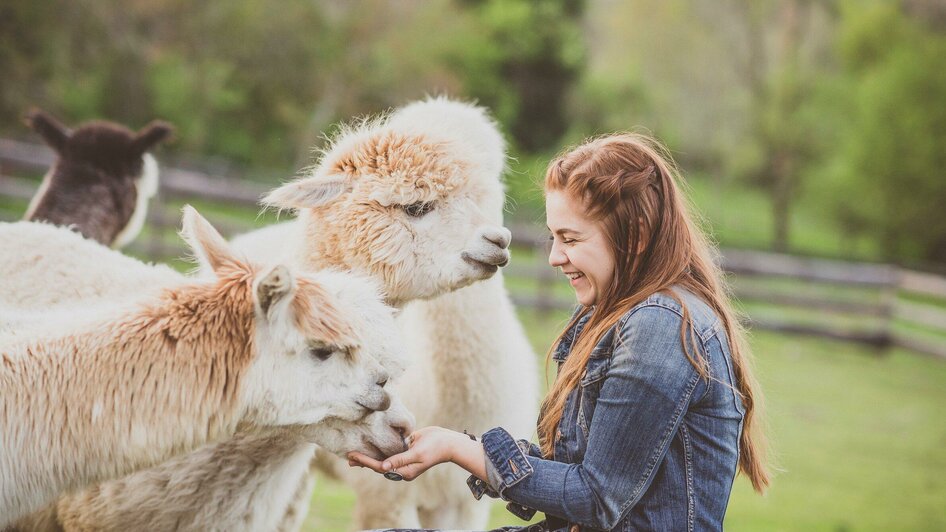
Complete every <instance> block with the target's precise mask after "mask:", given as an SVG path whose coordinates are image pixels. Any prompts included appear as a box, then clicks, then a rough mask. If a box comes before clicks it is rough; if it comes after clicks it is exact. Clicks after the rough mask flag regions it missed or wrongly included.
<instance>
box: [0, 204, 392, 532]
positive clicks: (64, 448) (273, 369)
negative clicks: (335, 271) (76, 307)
mask: <svg viewBox="0 0 946 532" xmlns="http://www.w3.org/2000/svg"><path fill="white" fill-rule="evenodd" d="M184 235H185V237H186V238H187V239H188V240H189V241H190V243H191V245H192V247H193V249H194V251H195V252H197V253H198V254H200V255H201V256H202V257H203V258H204V260H205V262H206V263H207V264H209V265H210V266H211V267H212V268H213V271H214V273H215V274H216V277H217V278H216V279H214V280H212V281H205V282H194V283H189V284H185V285H181V286H177V287H175V288H173V289H169V290H167V291H166V292H164V293H163V294H162V295H161V297H159V298H154V297H148V298H146V299H144V300H140V299H139V300H133V301H131V302H128V303H125V304H119V303H115V304H114V305H113V306H111V307H109V306H104V307H103V309H102V310H100V311H99V312H86V313H76V314H77V315H78V317H76V318H74V319H73V320H71V321H65V320H63V321H59V322H57V323H49V324H48V325H47V326H45V327H44V326H42V325H35V326H33V327H31V328H30V329H29V332H28V333H27V332H12V333H11V332H7V333H5V334H4V336H3V337H2V338H0V361H2V364H0V404H2V405H3V408H2V410H0V444H2V446H0V516H2V517H0V526H5V525H7V524H9V523H11V522H12V521H14V520H16V519H17V518H19V517H20V516H22V515H24V514H27V513H29V512H31V511H34V510H36V509H38V508H40V507H41V506H42V505H43V504H45V503H47V502H48V501H50V500H51V499H53V498H54V497H55V496H56V495H58V494H59V493H61V492H63V491H68V490H71V489H74V488H77V487H81V486H82V485H84V484H88V483H91V482H96V481H99V480H102V479H105V478H109V477H115V476H119V475H122V474H126V473H128V472H130V471H134V470H135V469H139V468H142V467H147V466H149V465H151V464H155V463H158V462H161V461H162V460H165V459H168V458H170V457H173V456H175V455H177V454H180V453H183V452H186V451H188V450H190V449H194V448H196V447H198V446H199V445H202V444H204V443H206V442H208V441H214V440H217V439H221V438H223V437H226V436H229V435H232V434H233V433H234V432H235V431H236V429H237V425H238V424H244V425H246V426H248V427H252V426H262V427H267V426H286V425H296V424H313V423H316V422H318V421H321V420H323V419H325V418H326V417H337V418H340V419H346V420H350V421H354V420H358V419H361V418H363V417H364V416H365V415H366V414H367V413H369V412H371V411H375V410H383V409H384V408H387V406H388V405H389V403H390V398H389V396H388V394H387V393H386V392H385V391H384V390H383V389H382V385H383V383H384V382H385V381H386V380H387V375H386V374H385V373H384V371H383V370H382V369H381V368H380V366H379V365H378V364H377V362H375V361H374V359H373V358H372V357H371V356H370V353H369V354H363V353H360V350H361V348H362V346H361V345H360V344H359V342H358V340H359V339H358V337H357V336H356V335H355V334H354V333H353V331H352V329H351V326H350V323H349V322H348V321H347V319H346V318H347V317H348V316H347V314H346V313H345V312H344V311H340V310H338V309H336V308H335V305H336V303H335V301H334V298H332V297H331V296H330V294H329V292H328V290H327V289H326V288H325V287H324V286H323V285H322V284H321V283H320V282H319V281H317V280H315V279H312V278H309V277H306V276H301V277H300V276H296V275H293V274H292V273H291V271H290V270H289V269H288V268H286V267H285V266H276V267H274V268H267V269H264V270H262V271H257V270H256V269H255V268H253V267H251V266H249V265H247V264H245V263H243V262H241V261H239V260H238V259H236V258H235V257H234V256H233V255H232V254H230V252H229V250H228V249H227V246H226V243H225V242H224V241H223V239H222V238H221V237H220V236H219V234H217V233H216V231H215V230H214V229H213V228H212V227H211V226H210V225H209V224H207V223H206V221H204V220H203V219H202V218H200V216H199V215H198V214H197V213H196V211H193V210H192V209H188V210H186V211H185V216H184ZM132 299H133V298H132ZM375 310H376V312H380V313H381V314H382V315H383V316H386V317H387V319H388V320H389V321H390V314H387V312H388V311H387V309H386V308H385V307H384V306H383V305H381V304H380V303H378V304H377V307H376V309H375ZM52 316H54V317H57V318H62V316H63V314H58V315H57V314H52ZM44 329H45V330H44ZM314 382H318V383H319V384H318V386H313V385H312V384H313V383H314ZM277 384H278V385H277Z"/></svg>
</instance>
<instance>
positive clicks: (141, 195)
mask: <svg viewBox="0 0 946 532" xmlns="http://www.w3.org/2000/svg"><path fill="white" fill-rule="evenodd" d="M142 160H143V168H142V170H141V176H140V177H139V178H138V179H136V180H135V210H134V211H133V212H132V213H131V218H129V219H128V223H127V224H125V227H124V228H122V230H121V231H120V232H119V233H118V234H117V235H115V240H114V241H113V242H112V247H113V248H123V247H125V246H127V245H128V244H130V243H131V242H132V240H134V239H135V237H137V236H138V233H140V232H141V229H142V228H143V227H144V225H145V219H146V218H147V215H148V201H150V200H151V198H153V197H154V195H155V194H157V193H158V162H157V161H155V160H154V156H152V155H151V154H150V153H146V154H144V156H143V157H142ZM44 183H45V181H44ZM44 193H45V190H40V192H39V193H38V194H37V195H36V197H41V196H42V194H44Z"/></svg>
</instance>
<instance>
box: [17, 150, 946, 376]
mask: <svg viewBox="0 0 946 532" xmlns="http://www.w3.org/2000/svg"><path fill="white" fill-rule="evenodd" d="M53 162H54V156H53V154H52V152H51V151H50V150H48V149H47V148H46V147H45V146H42V145H35V144H28V143H23V142H17V141H12V140H6V139H0V197H3V196H6V197H10V198H18V199H22V200H28V199H30V198H31V197H32V195H33V194H34V192H35V190H36V187H37V182H36V180H35V179H27V178H23V177H18V176H23V175H30V174H32V175H38V174H41V173H44V172H45V171H46V170H47V169H48V168H49V166H50V165H51V164H52V163H53ZM266 191H267V188H266V187H265V186H263V185H261V184H259V183H251V182H246V181H239V180H234V179H227V178H224V177H216V176H211V175H207V174H205V173H202V172H197V171H192V170H184V169H178V168H162V169H161V185H160V191H159V194H158V196H157V197H156V198H155V200H154V201H153V202H152V204H151V207H150V209H149V216H148V225H149V228H150V229H151V230H150V231H149V235H150V236H148V237H147V238H139V240H138V241H136V242H135V243H133V244H132V247H131V248H130V251H132V252H134V253H138V254H140V255H143V256H145V257H147V258H149V259H151V260H163V259H167V258H169V257H176V256H180V254H181V252H182V250H183V248H182V247H181V245H180V243H178V244H176V245H174V244H171V243H169V242H168V241H167V240H166V238H165V234H166V233H167V231H169V230H172V229H176V228H177V225H178V224H179V213H178V212H176V211H175V212H172V208H171V206H170V205H169V203H172V202H174V200H185V201H187V200H190V201H194V200H200V201H208V202H220V203H225V204H227V205H230V206H244V207H246V208H247V209H251V210H253V211H255V210H257V209H258V203H257V202H258V199H259V198H260V197H261V195H262V194H264V193H265V192H266ZM7 218H10V216H7ZM214 223H215V225H217V226H218V228H219V229H220V230H221V232H223V233H224V234H229V235H232V234H235V233H238V232H241V231H246V230H248V229H251V228H252V225H251V224H250V223H246V222H232V223H228V222H225V221H224V222H221V221H219V220H215V221H214ZM510 229H511V230H512V233H513V246H514V248H517V249H519V252H520V253H521V254H522V255H523V256H529V255H531V262H527V263H525V264H522V263H521V262H522V261H521V260H520V261H516V262H514V263H513V264H512V265H511V266H509V267H508V268H507V269H506V276H507V277H509V278H512V279H520V280H525V281H529V282H530V283H531V285H530V286H529V287H528V288H518V287H517V289H515V290H512V291H511V292H512V294H513V299H514V301H515V302H516V304H517V305H521V306H526V307H531V308H534V309H537V310H538V311H539V312H548V311H552V310H556V309H569V308H572V307H573V306H574V304H575V303H574V298H573V297H572V296H571V295H570V292H569V291H567V290H565V289H563V288H562V287H563V286H564V283H563V282H561V279H562V278H561V276H559V275H558V274H557V273H556V271H555V270H553V269H552V268H550V267H548V265H547V264H545V257H546V255H547V245H548V240H547V237H546V236H545V234H544V232H543V231H541V230H540V229H538V228H537V227H535V226H529V225H516V224H512V225H511V227H510ZM721 265H722V267H723V268H724V269H725V270H726V271H727V272H729V273H730V274H732V275H733V280H734V281H735V282H734V284H735V286H736V289H735V293H734V295H735V296H736V298H737V299H738V300H739V301H740V302H741V303H742V304H744V305H746V306H747V307H748V308H749V311H748V314H749V319H748V320H747V321H748V324H749V325H750V326H751V327H754V328H759V329H766V330H773V331H779V332H784V333H793V334H805V335H814V336H821V337H826V338H833V339H837V340H844V341H851V342H858V343H862V344H868V345H872V346H876V347H878V348H884V347H889V346H899V347H903V348H906V349H910V350H913V351H917V352H920V353H924V354H929V355H934V356H938V357H942V358H946V278H944V277H940V276H937V275H933V274H928V273H923V272H916V271H912V270H906V269H902V268H898V267H896V266H891V265H886V264H866V263H855V262H847V261H839V260H828V259H819V258H808V257H798V256H792V255H785V254H776V253H765V252H758V251H747V250H736V249H724V250H722V260H721ZM744 281H751V282H750V283H748V284H746V283H744ZM786 281H787V282H790V283H794V284H792V285H791V287H790V288H791V291H788V292H786V291H785V290H779V289H778V287H777V286H773V285H777V284H778V283H784V282H786ZM802 288H804V290H802ZM845 291H855V292H857V293H858V297H857V298H853V299H852V298H846V297H841V295H840V294H839V292H845ZM764 308H769V309H773V308H774V309H777V310H778V312H776V314H778V315H777V316H771V315H770V314H772V312H765V311H764ZM792 315H795V317H794V318H791V316H792ZM826 316H827V317H829V318H826ZM830 317H837V318H838V319H837V320H835V319H833V318H830ZM842 318H847V323H845V322H844V321H843V319H842ZM923 331H926V332H925V333H924V332H923Z"/></svg>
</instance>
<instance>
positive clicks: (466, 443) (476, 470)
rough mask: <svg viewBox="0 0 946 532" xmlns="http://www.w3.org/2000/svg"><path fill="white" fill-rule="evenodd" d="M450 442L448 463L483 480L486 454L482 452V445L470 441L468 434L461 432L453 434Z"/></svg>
mask: <svg viewBox="0 0 946 532" xmlns="http://www.w3.org/2000/svg"><path fill="white" fill-rule="evenodd" d="M452 440H453V442H451V445H450V449H451V453H450V461H451V462H453V463H454V464H456V465H458V466H460V467H462V468H463V469H466V470H467V471H469V472H470V473H471V474H473V475H475V476H476V477H479V478H481V479H484V480H485V475H486V452H485V451H484V450H483V444H482V443H480V442H478V441H476V440H471V439H470V437H469V435H468V434H464V433H462V432H454V433H453V435H452Z"/></svg>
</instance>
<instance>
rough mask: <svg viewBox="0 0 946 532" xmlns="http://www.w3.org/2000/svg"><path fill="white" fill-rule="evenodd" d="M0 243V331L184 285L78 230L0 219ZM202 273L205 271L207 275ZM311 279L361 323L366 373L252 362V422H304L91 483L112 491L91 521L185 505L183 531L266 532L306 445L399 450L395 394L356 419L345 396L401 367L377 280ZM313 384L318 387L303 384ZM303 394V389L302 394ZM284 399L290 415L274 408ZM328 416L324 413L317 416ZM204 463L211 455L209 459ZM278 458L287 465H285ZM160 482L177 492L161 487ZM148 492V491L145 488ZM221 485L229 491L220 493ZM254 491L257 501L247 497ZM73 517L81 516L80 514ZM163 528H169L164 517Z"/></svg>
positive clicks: (301, 476)
mask: <svg viewBox="0 0 946 532" xmlns="http://www.w3.org/2000/svg"><path fill="white" fill-rule="evenodd" d="M0 245H2V246H4V249H7V250H9V251H11V254H10V255H8V256H6V255H5V258H4V260H0V331H3V330H5V331H6V332H7V333H9V334H14V331H15V332H16V333H18V335H19V336H20V337H22V336H24V335H26V334H32V333H35V334H47V332H46V331H48V330H50V328H52V329H53V330H55V329H56V328H57V326H56V325H55V324H57V323H61V320H62V319H66V318H68V319H72V320H75V321H78V322H81V321H83V320H86V319H89V316H90V315H91V314H94V313H95V309H97V308H106V309H107V308H111V307H113V306H114V304H115V300H116V299H117V298H122V297H124V295H125V294H127V293H134V292H136V291H138V292H139V293H140V294H144V295H148V296H149V297H153V296H154V294H156V293H157V292H160V291H162V290H164V289H167V288H173V287H174V286H179V285H182V284H185V283H188V282H192V281H191V279H190V278H188V277H186V276H183V275H181V274H179V273H177V272H176V271H174V270H171V269H170V268H167V267H165V266H152V265H147V264H144V263H141V262H139V261H137V260H134V259H131V258H129V257H126V256H124V255H121V254H120V253H118V252H115V251H112V250H109V249H107V248H105V247H103V246H101V245H99V244H98V243H96V242H94V241H90V240H86V239H84V238H83V237H82V236H81V235H79V234H77V233H73V232H71V231H68V230H66V229H64V228H59V227H55V226H52V225H48V224H42V223H34V222H18V223H14V224H0ZM195 253H197V254H198V255H199V256H202V257H204V262H205V263H207V262H209V261H208V260H207V259H206V257H205V254H204V253H203V252H202V251H201V250H200V249H197V250H195ZM208 273H210V277H212V276H213V274H212V272H208ZM309 277H310V278H311V279H313V280H316V281H318V282H319V283H320V284H321V285H322V286H323V287H324V288H325V289H326V290H327V291H328V292H329V293H330V294H331V295H332V297H334V298H336V299H337V306H338V307H339V308H340V309H342V310H344V311H345V319H346V321H348V322H349V323H350V324H351V325H352V326H353V327H354V328H355V329H356V330H357V331H359V333H360V339H361V343H362V345H363V346H364V348H363V349H362V352H361V354H360V357H361V358H360V360H361V361H360V362H359V364H358V367H363V368H365V370H366V372H367V373H370V375H368V374H367V373H366V374H362V375H354V376H352V375H347V372H346V370H345V367H344V364H342V366H341V368H340V369H339V370H337V371H336V375H335V378H331V379H326V378H317V376H316V375H312V373H311V371H309V366H311V360H309V359H308V358H307V357H305V356H296V357H294V358H292V359H290V360H287V361H282V362H279V361H278V360H275V359H272V360H269V361H268V362H264V363H261V364H258V365H256V366H255V367H254V369H253V373H254V374H255V375H258V377H254V378H252V379H250V382H249V383H248V385H247V387H246V394H247V395H248V396H252V397H255V399H254V401H256V403H257V404H255V405H254V406H253V410H254V412H255V415H256V416H257V417H258V418H259V419H258V422H262V421H266V422H269V423H271V424H278V425H286V424H302V425H305V426H304V427H301V428H297V429H294V430H282V436H283V437H282V438H280V445H278V446H275V447H272V446H262V442H265V441H268V439H269V438H272V437H273V436H272V432H268V433H262V434H255V433H251V434H243V435H240V436H238V437H236V438H234V439H231V440H226V441H225V442H222V443H219V444H214V445H211V446H208V447H206V448H205V449H204V450H202V451H200V452H195V453H191V454H187V455H182V456H180V457H178V458H175V459H173V460H170V461H168V462H165V463H163V464H161V465H159V466H157V467H153V468H151V469H146V470H142V471H140V472H138V473H136V474H133V475H130V476H128V477H126V478H123V479H121V480H120V481H117V482H105V483H102V484H100V485H99V486H98V488H97V489H100V490H102V493H103V494H111V496H110V497H109V498H108V503H109V505H107V506H105V507H102V508H96V510H95V513H94V514H93V515H94V516H95V522H94V526H96V527H98V528H105V529H108V528H110V527H112V528H114V529H127V527H128V526H129V520H130V519H137V520H138V521H135V522H136V523H141V527H143V528H145V529H150V528H152V527H154V526H156V524H157V523H175V522H177V521H178V520H179V519H180V518H181V515H182V512H183V513H184V514H186V515H191V514H193V521H192V526H191V527H190V528H188V527H182V528H181V529H191V530H206V529H211V528H217V529H220V530H259V529H263V530H266V529H271V528H272V527H271V526H269V525H268V524H267V523H278V522H280V521H281V520H283V519H284V518H285V509H286V507H287V506H288V505H289V501H290V500H291V498H292V496H293V495H294V493H295V488H296V486H295V485H292V486H290V485H287V484H286V483H285V482H281V481H282V480H283V479H284V478H285V477H286V476H290V477H293V478H295V479H296V482H297V483H299V482H303V481H306V476H307V471H308V462H309V460H310V459H311V457H312V453H313V449H314V443H313V442H317V443H318V444H319V445H321V446H322V447H323V448H326V449H328V450H330V451H331V452H334V453H337V454H343V453H345V452H347V451H351V450H359V451H362V452H365V453H368V454H372V455H376V451H375V449H381V450H382V452H383V453H385V454H391V453H394V452H398V451H399V450H401V449H403V440H402V437H403V434H406V433H409V432H410V431H411V430H413V429H412V427H413V417H412V416H411V414H410V413H409V412H408V411H407V409H406V408H404V406H403V404H402V403H401V402H400V400H399V399H397V396H392V398H391V399H392V404H391V407H390V408H389V409H388V410H387V411H384V412H377V413H374V414H370V415H368V416H366V417H361V416H362V414H363V409H355V410H352V409H351V408H349V407H348V405H350V404H351V401H346V399H345V398H346V397H350V398H351V400H353V401H358V400H361V399H364V398H365V396H366V394H367V392H372V391H374V392H376V391H377V387H376V386H371V385H373V383H375V382H377V380H378V378H379V375H380V374H381V373H382V372H383V373H387V374H388V375H390V376H397V375H399V374H400V373H401V372H402V371H403V367H404V364H405V362H404V354H403V352H402V349H401V347H400V346H401V343H400V341H399V338H400V334H399V332H398V331H397V330H396V329H393V328H392V326H393V322H392V321H391V316H390V311H389V310H388V309H387V307H385V306H384V305H383V304H382V303H381V302H380V297H379V295H378V289H377V287H376V286H375V283H373V282H371V281H370V280H368V279H365V278H362V277H359V276H357V275H351V274H344V273H338V272H331V271H322V272H317V273H314V274H310V275H309ZM142 297H144V296H142ZM78 305H81V306H78ZM4 309H8V310H6V311H4ZM40 309H41V310H40ZM281 311H283V312H284V311H285V309H284V308H282V309H281ZM283 321H285V320H282V321H277V324H281V323H283ZM258 339H259V340H258V341H259V343H260V345H261V346H266V347H263V348H264V349H269V350H274V351H276V352H296V351H298V350H299V349H300V348H303V347H304V345H300V342H302V341H303V340H304V339H302V338H300V336H299V334H298V333H297V332H295V331H294V330H293V328H292V327H284V326H281V325H280V326H278V327H277V328H276V329H273V328H272V327H265V328H262V329H261V330H260V331H259V332H258ZM302 355H304V353H302ZM341 362H342V359H341V357H333V359H330V360H329V361H327V362H326V363H323V364H327V365H332V364H337V363H341ZM313 382H317V383H318V384H317V385H316V386H313V385H312V383H313ZM354 383H363V384H365V385H368V388H366V389H364V390H362V389H360V388H359V387H357V386H352V384H354ZM273 385H275V386H277V387H278V390H279V392H278V393H274V390H273V388H272V386H273ZM303 390H307V392H306V393H300V392H301V391H303ZM353 392H354V393H353ZM311 394H317V396H318V397H325V398H328V401H327V402H330V403H331V404H332V406H331V407H328V406H327V405H326V404H325V403H326V401H322V402H318V401H316V402H313V401H311V400H309V396H310V395H311ZM97 404H98V403H93V406H92V416H93V417H95V415H96V412H98V410H99V408H98V407H97V406H96V405H97ZM292 405H298V406H292ZM290 406H291V408H293V409H295V410H298V413H297V414H293V415H286V414H280V412H281V411H284V410H286V408H289V407H290ZM326 416H331V417H328V418H327V419H323V418H325V417H326ZM261 448H262V449H269V450H268V451H266V452H257V454H256V455H252V456H251V454H252V451H254V450H259V449H261ZM300 456H302V457H304V460H302V459H300V458H299V457H300ZM251 458H252V459H251ZM210 460H212V462H208V461H210ZM284 460H288V461H289V462H290V463H289V464H288V465H287V464H285V463H283V461H284ZM300 460H301V461H300ZM293 465H295V466H296V467H293ZM241 472H242V473H241ZM113 484H114V486H113ZM169 485H170V486H173V487H174V488H176V489H168V488H167V486H169ZM124 486H131V487H134V489H131V490H129V489H125V488H124ZM198 488H199V491H200V492H201V493H203V494H205V495H206V497H207V498H209V500H210V502H208V504H209V506H207V507H206V510H205V511H200V512H196V513H195V512H194V511H193V510H188V509H191V508H193V507H194V505H195V504H197V503H198V501H205V499H200V498H195V497H194V496H193V494H194V492H195V491H198ZM149 493H150V494H152V495H151V496H145V494H149ZM231 493H235V494H237V495H235V496H232V497H230V496H228V494H231ZM129 494H135V495H142V497H139V498H135V497H131V499H130V500H128V506H126V505H125V504H124V503H125V502H126V499H125V498H123V497H128V495H129ZM260 494H266V497H262V496H261V495H260ZM82 497H83V493H82V492H79V493H78V494H76V495H73V496H68V497H65V498H63V499H62V500H60V502H59V506H61V507H62V509H63V511H64V512H69V511H71V510H72V509H73V505H77V504H78V503H77V502H76V501H82V500H83V499H82ZM257 498H259V499H260V500H263V501H264V503H263V504H259V505H256V504H251V503H250V501H255V500H257ZM169 499H170V500H182V501H184V500H186V501H188V504H187V505H185V504H178V505H177V506H175V505H173V504H170V502H169ZM160 501H163V502H160ZM267 502H268V504H267ZM218 508H219V510H213V511H211V509H218ZM75 513H77V514H80V517H81V512H80V511H76V512H75ZM244 516H247V517H248V519H244ZM42 517H46V518H49V514H48V512H47V514H46V515H44V516H40V518H39V519H34V520H33V521H32V522H25V523H19V524H18V526H20V527H21V528H22V529H24V530H33V529H36V530H42V529H44V528H43V527H44V526H47V525H48V523H49V521H45V520H43V519H42ZM34 527H35V528H34ZM168 527H169V528H170V527H173V525H171V524H168ZM139 528H140V527H139ZM159 528H161V527H159Z"/></svg>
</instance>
